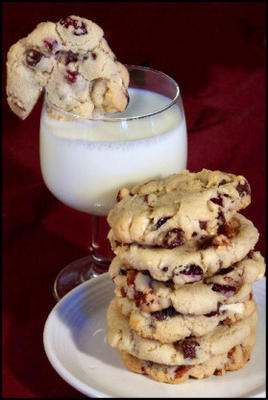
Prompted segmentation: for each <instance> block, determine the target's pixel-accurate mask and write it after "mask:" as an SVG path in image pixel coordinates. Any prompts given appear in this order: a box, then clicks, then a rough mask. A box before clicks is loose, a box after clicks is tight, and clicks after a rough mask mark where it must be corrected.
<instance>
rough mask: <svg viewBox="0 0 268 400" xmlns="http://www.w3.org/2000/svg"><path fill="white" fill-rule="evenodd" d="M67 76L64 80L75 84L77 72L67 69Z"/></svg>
mask: <svg viewBox="0 0 268 400" xmlns="http://www.w3.org/2000/svg"><path fill="white" fill-rule="evenodd" d="M67 74H68V75H67V76H66V79H67V81H68V82H70V83H75V82H76V76H77V75H78V72H77V71H71V70H70V69H67Z"/></svg>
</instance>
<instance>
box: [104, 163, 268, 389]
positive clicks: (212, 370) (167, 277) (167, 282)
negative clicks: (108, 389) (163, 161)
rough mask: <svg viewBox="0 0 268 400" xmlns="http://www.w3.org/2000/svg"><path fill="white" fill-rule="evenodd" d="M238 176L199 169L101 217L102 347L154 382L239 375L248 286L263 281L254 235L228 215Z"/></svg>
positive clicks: (245, 194)
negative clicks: (104, 225) (105, 290)
mask: <svg viewBox="0 0 268 400" xmlns="http://www.w3.org/2000/svg"><path fill="white" fill-rule="evenodd" d="M250 201H251V197H250V186H249V184H248V182H247V180H246V179H245V178H244V177H242V176H235V175H233V174H227V173H223V172H220V171H209V170H206V169H203V170H202V171H200V172H198V173H190V172H189V171H188V170H184V171H182V172H181V173H179V174H174V175H171V176H170V177H167V178H166V179H148V180H146V181H145V182H142V183H141V184H139V185H137V186H135V187H134V188H133V189H132V190H128V189H122V190H121V191H120V192H119V194H118V202H117V204H116V205H115V207H114V208H113V209H112V210H111V211H110V213H109V215H108V222H109V224H110V227H111V230H110V232H109V240H110V242H111V246H112V249H113V251H114V253H115V254H116V256H115V258H114V259H113V261H112V263H111V266H110V268H109V274H110V277H111V279H112V280H113V281H114V283H115V285H116V288H115V294H116V296H115V298H113V299H112V301H111V303H110V305H109V309H108V312H107V320H108V325H109V331H108V342H109V344H110V345H111V346H112V347H117V348H118V349H119V350H120V352H121V355H122V358H123V361H124V363H125V365H126V366H127V367H128V368H129V369H130V370H132V371H134V372H137V373H141V374H147V375H150V376H151V377H152V378H154V379H155V380H157V381H161V382H168V383H179V382H183V381H185V380H187V379H188V378H189V377H194V378H205V377H208V376H210V375H212V374H216V375H222V374H224V373H225V371H228V370H236V369H239V368H241V367H242V366H243V365H244V364H245V362H246V361H247V360H248V359H249V357H250V353H251V350H252V348H253V347H254V344H255V339H256V333H255V329H256V325H257V320H258V311H257V305H256V302H255V300H254V298H253V293H252V284H253V283H254V282H255V281H257V280H259V279H261V278H262V277H263V275H264V271H265V263H264V259H263V257H262V256H261V254H260V253H259V252H258V251H254V247H255V244H256V243H257V241H258V236H259V235H258V231H257V229H256V228H255V227H254V225H253V224H252V222H251V221H249V220H248V219H246V218H245V217H244V216H242V215H241V214H238V211H239V210H241V209H243V208H245V207H247V206H248V205H249V203H250Z"/></svg>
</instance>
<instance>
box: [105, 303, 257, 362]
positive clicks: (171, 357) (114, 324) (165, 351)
mask: <svg viewBox="0 0 268 400" xmlns="http://www.w3.org/2000/svg"><path fill="white" fill-rule="evenodd" d="M107 321H108V326H109V330H108V333H107V339H108V343H109V344H110V346H111V347H116V348H118V349H119V350H120V351H126V352H128V353H130V354H132V355H133V356H135V357H138V358H139V359H142V360H147V361H152V362H156V363H160V364H166V365H193V364H200V363H203V362H206V361H208V360H209V359H210V358H211V357H214V356H218V355H220V354H224V353H227V352H228V351H230V350H231V349H232V348H233V347H234V346H236V345H238V344H241V343H242V342H243V340H245V339H246V338H247V337H248V336H249V335H250V334H251V332H252V331H253V330H255V328H256V326H257V322H258V311H257V309H256V310H255V311H254V312H253V313H252V314H251V315H250V316H249V317H248V318H245V319H243V320H240V321H237V322H235V323H232V324H230V325H228V324H226V325H224V324H223V325H218V326H217V327H216V328H215V329H214V330H213V331H212V332H211V333H209V334H207V335H204V336H201V337H197V338H196V337H192V336H191V337H187V338H185V339H182V340H179V341H176V342H173V343H161V342H159V341H158V340H154V339H148V338H143V337H141V336H139V335H137V333H136V332H135V331H134V330H133V329H131V328H130V327H129V325H128V318H127V317H125V316H124V315H123V314H122V313H121V312H120V309H119V308H118V306H117V304H116V303H115V302H111V303H110V305H109V308H108V311H107Z"/></svg>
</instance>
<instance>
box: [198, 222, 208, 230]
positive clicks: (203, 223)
mask: <svg viewBox="0 0 268 400" xmlns="http://www.w3.org/2000/svg"><path fill="white" fill-rule="evenodd" d="M207 225H208V223H207V221H199V226H200V229H204V230H206V229H207Z"/></svg>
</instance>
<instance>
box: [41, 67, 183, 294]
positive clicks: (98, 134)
mask: <svg viewBox="0 0 268 400" xmlns="http://www.w3.org/2000/svg"><path fill="white" fill-rule="evenodd" d="M127 68H128V70H129V74H130V84H129V89H128V93H129V104H128V106H127V108H126V110H125V111H123V112H120V113H114V114H105V115H103V116H100V117H96V118H92V119H86V120H85V119H83V118H82V117H80V116H78V115H74V114H72V113H68V112H65V111H63V110H60V109H59V108H57V107H56V106H53V105H52V104H48V102H47V99H46V98H45V101H44V105H43V109H42V114H41V121H40V163H41V171H42V175H43V179H44V181H45V184H46V186H47V187H48V189H49V190H50V191H51V192H52V193H53V194H54V195H55V196H56V197H57V198H58V199H59V200H60V201H61V202H63V203H64V204H66V205H67V206H70V207H72V208H74V209H76V210H79V211H82V212H85V213H87V214H90V215H91V220H92V243H91V245H90V247H89V248H90V253H91V254H90V255H89V256H87V257H84V258H82V259H80V260H77V261H75V262H73V263H71V264H69V265H68V266H67V267H65V268H64V269H63V270H62V271H61V272H60V273H59V275H58V277H57V279H56V282H55V285H54V295H55V297H56V299H59V298H61V297H62V296H63V295H64V294H65V293H67V292H68V291H69V290H71V289H72V288H73V287H74V286H76V285H78V284H79V283H82V282H84V281H85V280H87V279H90V278H92V277H95V276H97V275H99V274H100V273H103V272H106V271H107V270H108V267H109V263H110V261H111V258H112V253H111V250H110V247H109V243H108V241H107V239H106V236H107V233H108V226H107V222H106V216H107V214H108V212H109V210H110V209H111V208H112V207H113V205H114V204H115V202H116V197H117V193H118V191H119V189H120V188H121V187H124V186H125V187H131V186H133V185H134V184H136V183H138V182H140V181H142V180H144V179H147V178H149V177H153V178H159V177H165V176H167V175H170V174H172V173H176V172H179V171H181V170H182V169H184V168H186V163H187V130H186V122H185V115H184V109H183V103H182V99H181V95H180V90H179V86H178V84H177V83H176V82H175V81H174V80H173V79H172V78H170V77H169V76H168V75H166V74H164V73H162V72H159V71H156V70H153V69H150V68H147V67H140V66H131V65H128V66H127Z"/></svg>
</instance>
